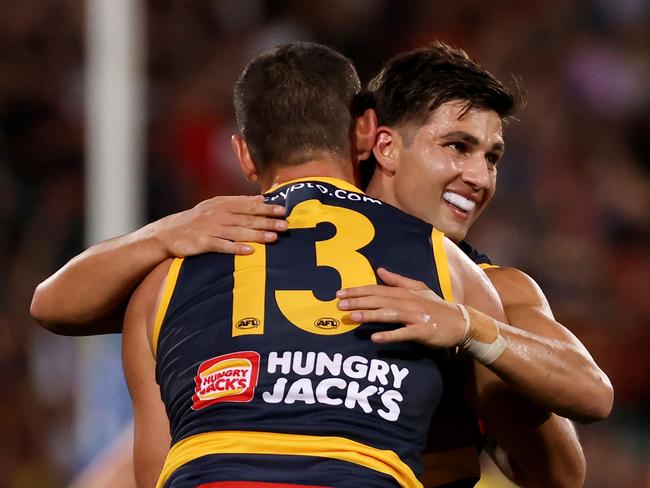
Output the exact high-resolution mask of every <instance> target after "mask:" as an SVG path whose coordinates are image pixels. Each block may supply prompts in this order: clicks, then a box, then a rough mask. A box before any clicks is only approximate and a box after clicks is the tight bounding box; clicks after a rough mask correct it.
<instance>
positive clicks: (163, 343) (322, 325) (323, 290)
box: [153, 178, 452, 488]
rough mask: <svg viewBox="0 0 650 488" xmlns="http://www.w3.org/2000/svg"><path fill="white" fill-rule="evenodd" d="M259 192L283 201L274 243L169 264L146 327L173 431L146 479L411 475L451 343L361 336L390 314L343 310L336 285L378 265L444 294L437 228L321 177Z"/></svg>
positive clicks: (181, 484)
mask: <svg viewBox="0 0 650 488" xmlns="http://www.w3.org/2000/svg"><path fill="white" fill-rule="evenodd" d="M266 200H267V202H272V203H276V204H284V205H285V206H286V208H287V215H288V218H287V220H288V223H289V230H288V231H287V232H285V233H283V234H280V237H279V239H278V241H277V242H276V243H274V244H271V245H266V246H265V245H254V248H255V252H254V253H253V254H251V255H247V256H236V257H235V256H229V255H222V254H204V255H200V256H194V257H190V258H186V259H184V260H182V259H178V260H175V261H174V262H173V264H172V266H171V268H170V271H169V274H168V277H167V283H166V286H165V290H164V292H163V296H162V298H161V302H160V305H159V310H158V314H157V320H156V324H155V327H154V336H153V347H154V351H155V353H156V377H157V381H158V383H159V385H160V389H161V395H162V399H163V401H164V403H165V406H166V409H167V414H168V416H169V419H170V425H171V434H172V449H171V451H170V453H169V455H168V457H167V460H166V463H165V467H164V468H163V472H162V474H161V478H160V480H159V483H158V486H159V487H163V486H164V487H167V488H189V487H192V488H194V487H196V486H199V485H201V484H210V483H215V482H225V481H241V482H258V483H281V484H282V483H284V484H287V485H290V484H299V485H305V486H336V487H360V486H363V487H388V486H406V487H419V486H422V485H421V483H420V477H421V475H422V466H421V452H422V449H423V447H424V444H425V439H426V433H427V430H428V427H429V423H430V419H431V417H432V416H433V414H434V413H435V411H436V407H437V405H438V403H439V401H440V397H441V394H442V389H443V378H444V376H445V375H446V374H447V368H448V363H449V360H450V351H449V350H432V349H429V348H425V347H422V346H420V345H418V344H415V343H403V344H391V345H378V344H375V343H373V342H372V341H371V340H370V335H371V334H372V333H373V332H376V331H380V330H386V329H388V328H392V327H395V326H394V325H388V324H376V323H374V324H373V323H365V324H358V323H355V322H352V321H350V320H349V318H348V317H347V315H346V314H345V313H343V312H341V311H339V310H338V309H337V307H336V303H337V300H336V297H335V293H336V291H337V290H339V289H341V288H348V287H353V286H360V285H367V284H374V283H376V282H377V278H376V275H375V270H376V269H377V268H378V267H385V268H387V269H389V270H391V271H395V272H397V273H400V274H403V275H406V276H409V277H411V278H414V279H417V280H420V281H423V282H424V283H426V284H427V285H428V286H429V287H430V288H431V289H432V290H434V291H435V292H436V293H438V294H439V295H440V296H443V297H445V298H446V299H452V297H451V285H450V280H449V272H448V268H447V261H446V257H445V253H444V248H443V236H442V234H441V233H440V232H438V231H436V230H434V229H433V228H432V227H431V226H430V225H429V224H426V223H424V222H422V221H420V220H419V219H417V218H414V217H412V216H410V215H407V214H405V213H403V212H401V211H399V210H398V209H396V208H394V207H392V206H390V205H388V204H386V203H383V202H381V201H379V200H376V199H373V198H370V197H368V196H366V195H364V194H363V193H362V192H361V191H360V190H358V189H356V188H355V187H353V186H352V185H349V184H347V183H345V182H343V181H341V180H337V179H333V178H318V179H313V178H311V179H308V180H306V179H303V180H295V181H293V182H289V183H286V184H284V185H282V186H281V187H279V188H277V189H275V190H272V191H271V192H270V193H268V194H267V195H266ZM215 486H218V483H217V485H215Z"/></svg>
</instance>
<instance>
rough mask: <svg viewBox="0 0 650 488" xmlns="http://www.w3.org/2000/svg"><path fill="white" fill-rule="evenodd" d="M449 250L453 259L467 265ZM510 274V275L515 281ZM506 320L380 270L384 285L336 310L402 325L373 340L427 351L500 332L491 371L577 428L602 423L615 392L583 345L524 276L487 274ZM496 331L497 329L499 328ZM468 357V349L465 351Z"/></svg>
mask: <svg viewBox="0 0 650 488" xmlns="http://www.w3.org/2000/svg"><path fill="white" fill-rule="evenodd" d="M451 246H453V244H451V243H450V244H449V246H448V251H449V254H450V256H458V257H457V258H452V259H461V260H463V261H468V260H467V259H466V258H465V256H462V257H461V255H460V254H459V253H456V252H455V251H454V250H452V249H451ZM513 274H514V275H515V276H514V277H513ZM489 276H490V278H491V279H495V280H496V281H497V283H496V284H497V292H499V294H500V298H501V300H502V302H504V303H503V305H504V309H505V310H506V315H507V316H508V320H509V321H510V322H511V323H514V324H516V326H515V327H513V326H510V325H508V324H506V323H504V322H499V323H498V324H495V322H494V319H493V318H490V317H487V316H486V315H485V314H483V313H482V312H479V311H477V310H475V309H473V308H471V307H470V308H469V309H468V315H467V317H464V316H463V314H462V312H461V311H460V310H459V309H458V308H457V307H456V306H455V305H453V304H450V303H447V302H444V301H443V300H442V299H441V298H440V297H438V296H436V295H435V294H434V293H432V292H431V291H430V290H428V289H427V288H426V286H424V285H423V284H422V283H420V282H415V281H413V280H408V279H406V278H404V277H401V276H399V275H395V274H393V273H387V272H386V271H383V270H382V271H380V277H381V278H382V280H383V281H384V282H385V283H386V284H387V285H389V286H387V287H386V286H380V285H376V286H372V287H362V288H358V289H355V290H345V291H344V292H342V293H340V294H339V298H346V300H345V301H344V302H343V303H342V305H341V307H342V308H343V309H345V310H351V311H353V310H354V312H353V313H355V314H361V315H358V316H357V315H355V317H356V318H357V319H359V318H361V319H362V320H364V321H381V322H403V323H405V324H406V325H407V327H404V328H400V329H396V330H395V331H392V332H390V333H384V334H382V335H378V336H375V337H374V338H373V339H374V340H378V341H404V340H417V341H419V342H423V343H424V344H426V345H428V346H430V347H451V346H456V345H461V344H462V343H463V342H464V341H465V343H467V341H468V339H474V340H478V341H479V342H480V343H488V344H489V343H492V342H493V341H494V340H495V339H496V338H497V331H499V334H500V335H501V337H502V338H503V340H504V341H505V342H504V345H505V346H506V348H505V349H504V350H503V351H502V352H501V353H500V355H499V356H498V357H497V358H496V359H493V360H492V362H491V363H490V364H489V365H488V367H489V368H490V369H491V370H492V371H494V372H495V373H496V374H498V375H499V377H501V378H502V379H503V380H504V381H506V382H507V383H508V384H510V385H512V386H513V387H515V388H516V389H517V390H518V391H520V392H521V393H522V394H524V395H526V396H527V397H528V398H531V399H532V400H533V401H535V402H537V403H538V404H539V405H540V406H541V407H543V408H544V409H546V410H549V411H551V412H554V413H558V414H559V415H562V416H565V417H569V418H571V419H573V420H577V421H581V422H589V421H594V420H599V419H602V418H604V417H606V416H607V415H609V412H610V410H611V405H612V388H611V384H610V383H609V380H608V379H607V377H606V376H605V374H604V373H603V372H602V371H601V370H600V368H598V366H597V365H596V364H595V362H594V361H593V359H592V358H591V356H590V355H589V353H588V352H587V351H586V349H585V348H584V346H582V344H581V343H580V342H579V341H578V339H577V338H575V336H573V334H571V333H570V332H569V331H568V330H567V329H566V328H565V327H563V326H562V325H560V324H559V323H557V322H556V321H555V320H554V319H553V316H552V313H551V311H550V307H549V306H548V303H547V302H546V300H545V298H544V296H543V294H542V293H541V291H540V290H539V287H537V286H533V283H534V282H533V281H532V280H530V279H529V278H527V277H524V276H525V275H523V274H521V273H515V272H513V271H501V272H497V271H496V270H495V271H490V275H489ZM497 327H498V328H497ZM470 352H471V350H470Z"/></svg>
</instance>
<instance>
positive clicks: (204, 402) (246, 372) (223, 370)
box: [192, 351, 260, 410]
mask: <svg viewBox="0 0 650 488" xmlns="http://www.w3.org/2000/svg"><path fill="white" fill-rule="evenodd" d="M259 370H260V355H259V354H258V353H257V352H255V351H241V352H234V353H231V354H225V355H223V356H217V357H215V358H212V359H208V360H207V361H203V362H202V363H201V364H200V365H199V369H198V371H197V374H196V376H195V377H194V381H195V383H196V387H195V388H194V395H193V396H192V401H193V403H192V410H199V409H201V408H204V407H207V406H209V405H212V404H214V403H219V402H250V401H251V400H252V399H253V395H254V394H255V386H256V385H257V377H258V375H259Z"/></svg>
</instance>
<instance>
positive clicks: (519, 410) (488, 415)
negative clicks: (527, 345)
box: [476, 365, 585, 488]
mask: <svg viewBox="0 0 650 488" xmlns="http://www.w3.org/2000/svg"><path fill="white" fill-rule="evenodd" d="M476 377H477V386H478V390H477V393H478V397H477V408H478V411H477V414H478V415H479V417H480V418H481V419H482V420H483V423H484V425H485V428H486V434H487V437H488V445H487V446H486V449H487V450H488V452H490V454H491V455H492V457H493V458H494V459H495V461H496V463H497V465H498V466H499V467H500V468H501V470H502V471H503V472H504V474H506V475H507V476H508V477H509V478H510V479H512V480H513V481H514V482H516V483H517V484H518V485H520V486H525V487H544V488H548V487H558V488H575V487H580V486H582V484H583V482H584V476H585V459H584V455H583V452H582V447H581V446H580V442H579V440H578V436H577V434H576V432H575V429H574V427H573V425H572V423H571V421H569V420H568V419H565V418H562V417H559V416H557V415H553V414H550V413H549V412H547V411H545V410H544V409H543V408H540V407H539V406H537V405H535V404H534V403H532V402H531V401H530V400H529V399H528V398H526V397H525V396H523V395H521V394H519V393H518V392H516V391H515V390H514V389H512V388H511V387H510V386H508V385H507V384H505V383H504V382H503V381H501V380H500V379H499V378H497V377H496V376H495V375H494V373H492V372H491V371H489V370H487V369H486V368H484V367H482V366H480V365H477V366H476Z"/></svg>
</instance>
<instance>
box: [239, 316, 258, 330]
mask: <svg viewBox="0 0 650 488" xmlns="http://www.w3.org/2000/svg"><path fill="white" fill-rule="evenodd" d="M259 325H260V321H259V320H258V319H256V318H255V317H246V318H245V319H241V320H240V321H239V322H237V325H236V327H237V328H238V329H254V328H255V327H257V326H259Z"/></svg>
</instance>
